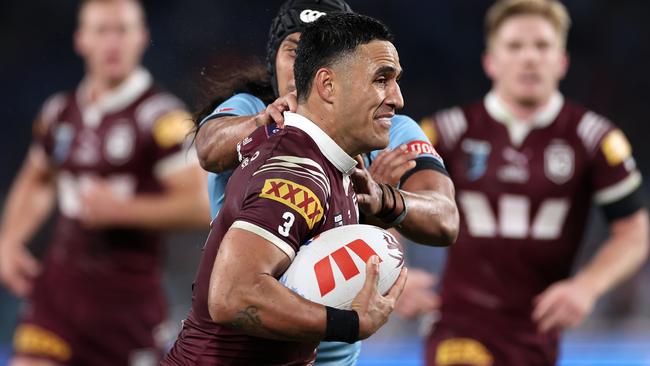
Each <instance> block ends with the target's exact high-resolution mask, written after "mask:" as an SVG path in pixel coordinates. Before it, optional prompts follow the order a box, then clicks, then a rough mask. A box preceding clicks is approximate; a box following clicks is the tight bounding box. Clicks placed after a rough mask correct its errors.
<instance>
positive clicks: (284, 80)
mask: <svg viewBox="0 0 650 366" xmlns="http://www.w3.org/2000/svg"><path fill="white" fill-rule="evenodd" d="M298 41H300V33H299V32H296V33H291V34H289V35H288V36H287V37H286V38H285V39H284V40H283V41H282V43H280V47H279V48H278V53H277V55H276V57H275V76H276V78H277V79H278V92H279V93H280V96H283V95H286V94H288V93H290V92H292V91H295V90H296V82H295V79H294V77H293V63H294V62H295V61H296V49H297V48H298Z"/></svg>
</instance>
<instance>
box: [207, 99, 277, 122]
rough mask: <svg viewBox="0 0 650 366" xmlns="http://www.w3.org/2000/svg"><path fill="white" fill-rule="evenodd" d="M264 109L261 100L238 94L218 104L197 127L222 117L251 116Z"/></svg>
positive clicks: (264, 106)
mask: <svg viewBox="0 0 650 366" xmlns="http://www.w3.org/2000/svg"><path fill="white" fill-rule="evenodd" d="M265 108H266V105H265V104H264V102H262V100H261V99H260V98H258V97H256V96H254V95H252V94H248V93H239V94H235V95H233V96H232V97H230V99H228V100H226V101H225V102H223V103H221V104H219V105H218V106H217V108H215V109H214V111H212V113H210V114H209V115H208V116H207V117H205V118H203V120H201V123H200V124H199V126H202V125H203V124H204V123H205V122H207V121H209V120H211V119H214V118H217V117H222V116H252V115H254V114H258V113H260V112H261V111H263V110H264V109H265Z"/></svg>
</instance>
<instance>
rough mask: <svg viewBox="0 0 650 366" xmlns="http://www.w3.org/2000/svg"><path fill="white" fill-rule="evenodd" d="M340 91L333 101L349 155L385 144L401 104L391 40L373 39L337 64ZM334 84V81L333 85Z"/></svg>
mask: <svg viewBox="0 0 650 366" xmlns="http://www.w3.org/2000/svg"><path fill="white" fill-rule="evenodd" d="M336 70H341V71H340V72H341V73H340V75H341V76H342V78H337V79H338V81H336V83H337V84H340V90H341V92H340V93H336V94H335V96H336V99H337V100H336V101H335V103H334V106H335V113H336V118H337V121H341V122H340V123H342V124H343V125H344V131H345V132H344V134H343V138H344V139H345V140H347V141H346V142H344V145H346V146H348V147H356V148H352V149H350V150H351V151H348V153H350V154H351V155H355V154H359V153H362V152H369V151H372V150H376V149H382V148H385V147H386V146H387V145H388V132H389V130H390V125H391V119H392V118H393V116H394V115H395V111H396V110H397V109H400V108H402V107H403V106H404V99H403V98H402V92H401V90H400V87H399V84H398V80H399V77H400V76H401V73H402V67H401V66H400V63H399V55H398V54H397V50H396V49H395V46H393V44H392V43H390V42H387V41H372V42H370V43H368V44H365V45H362V46H359V47H358V48H357V50H356V51H355V52H354V53H353V54H352V55H351V56H350V57H349V59H348V60H344V61H342V62H341V64H340V65H339V66H338V67H336ZM334 88H335V89H336V88H337V85H336V84H335V85H334Z"/></svg>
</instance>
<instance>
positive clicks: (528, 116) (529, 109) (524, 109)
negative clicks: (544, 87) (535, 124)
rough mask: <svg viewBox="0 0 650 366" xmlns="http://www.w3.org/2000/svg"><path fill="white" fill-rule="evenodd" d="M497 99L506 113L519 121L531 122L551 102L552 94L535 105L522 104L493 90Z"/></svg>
mask: <svg viewBox="0 0 650 366" xmlns="http://www.w3.org/2000/svg"><path fill="white" fill-rule="evenodd" d="M495 93H496V95H497V97H498V98H499V99H500V100H501V102H502V103H503V104H504V106H505V107H506V108H507V109H508V111H509V112H510V113H511V114H512V116H514V117H515V118H517V120H520V121H532V120H533V117H534V116H535V115H536V114H537V113H538V112H539V111H540V110H542V109H543V108H544V107H546V106H547V105H548V103H549V102H550V101H551V97H552V96H553V94H551V95H549V96H548V97H546V98H544V99H540V100H539V101H538V102H536V103H522V102H520V101H518V100H516V99H515V98H510V97H508V96H507V95H506V94H505V93H500V92H499V91H498V90H495Z"/></svg>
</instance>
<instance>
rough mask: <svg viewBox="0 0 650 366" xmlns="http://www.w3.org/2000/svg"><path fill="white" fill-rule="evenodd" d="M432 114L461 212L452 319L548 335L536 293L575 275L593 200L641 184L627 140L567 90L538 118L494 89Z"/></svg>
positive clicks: (449, 271)
mask: <svg viewBox="0 0 650 366" xmlns="http://www.w3.org/2000/svg"><path fill="white" fill-rule="evenodd" d="M431 122H433V124H432V125H433V127H434V128H433V129H429V131H431V132H433V133H432V134H431V135H430V137H431V139H432V142H434V145H435V146H436V148H437V149H438V151H439V152H440V154H441V155H442V156H443V158H444V159H445V161H446V163H447V169H448V171H449V173H450V175H451V177H452V179H453V180H454V184H455V186H456V192H457V203H458V207H459V209H460V213H461V227H460V234H459V237H458V240H457V242H456V243H455V244H454V245H453V246H452V247H451V248H450V251H449V257H448V261H447V265H446V269H445V272H444V279H443V282H442V300H443V303H442V318H443V323H444V322H446V323H451V324H454V323H456V324H463V325H464V326H466V327H483V328H501V329H503V328H504V327H500V325H505V329H507V331H508V332H511V333H510V334H511V335H512V334H517V332H519V334H529V335H531V337H537V336H539V337H542V339H543V336H541V335H538V333H537V331H536V327H535V324H533V322H532V321H531V311H532V309H533V298H534V297H535V296H536V295H538V294H539V293H541V292H542V291H544V290H545V289H546V288H547V287H548V286H549V285H550V284H552V283H553V282H556V281H558V280H562V279H565V278H567V277H568V275H569V273H570V269H571V267H572V264H573V261H574V259H575V257H576V252H577V250H578V247H579V244H580V242H581V239H582V235H583V230H584V226H585V221H586V219H587V214H588V211H589V209H590V206H591V203H592V201H594V200H595V202H596V203H598V204H600V205H608V204H612V203H614V202H616V201H618V200H621V199H622V198H625V197H626V196H628V195H629V194H631V193H632V192H633V191H635V190H636V189H637V188H638V187H639V185H640V183H641V176H640V174H639V172H638V170H637V169H636V167H635V163H634V159H633V158H632V156H631V149H630V146H629V144H628V142H627V140H626V139H625V137H624V135H623V134H622V133H621V131H620V130H618V129H616V127H615V126H614V125H613V124H612V123H611V122H610V121H608V120H607V119H605V118H603V117H601V116H599V115H597V114H596V113H594V112H591V111H588V110H586V109H584V108H583V107H580V106H578V105H576V104H574V103H571V102H568V101H564V98H563V97H562V96H561V95H560V94H559V93H558V94H556V95H554V96H553V97H552V98H551V101H550V102H549V104H548V105H547V106H546V107H545V108H544V109H543V110H542V111H540V112H539V113H538V114H537V115H536V116H535V117H534V118H533V119H532V121H528V122H522V121H517V120H516V119H515V118H514V117H513V116H512V115H510V114H509V112H508V111H507V109H506V108H505V106H504V105H503V104H502V102H501V101H500V100H499V99H498V97H497V96H496V95H495V94H492V93H490V94H488V95H487V96H486V98H485V99H484V101H482V102H479V103H475V104H472V105H469V106H467V107H463V108H453V109H449V110H445V111H442V112H439V113H437V114H436V115H435V116H434V117H433V119H432V120H431V121H429V123H431ZM423 123H425V124H426V123H427V121H426V120H425V121H423ZM429 127H431V125H430V126H429ZM472 324H473V325H472ZM495 331H496V330H495ZM547 339H548V338H547Z"/></svg>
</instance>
